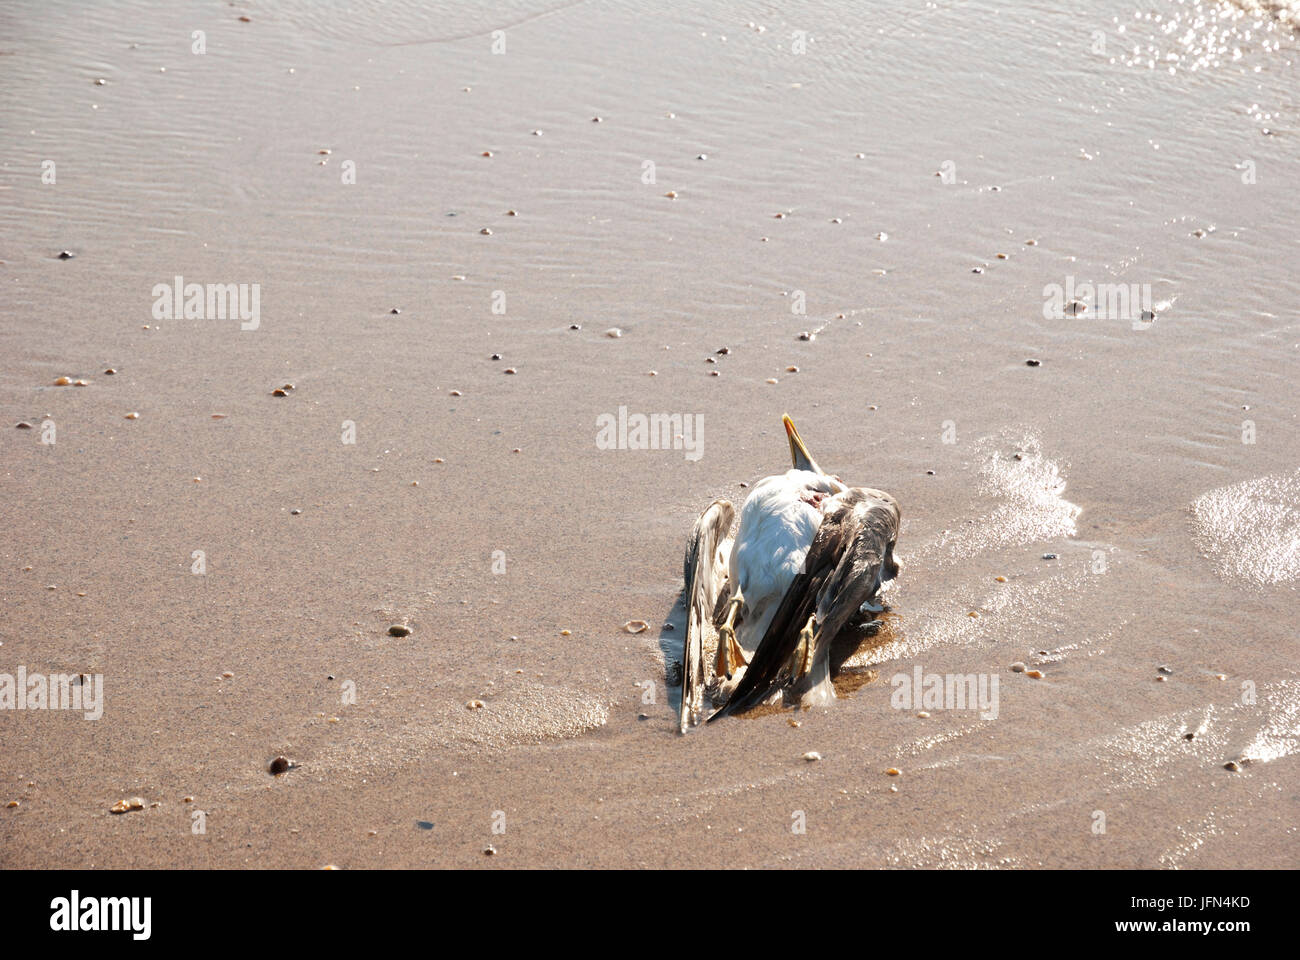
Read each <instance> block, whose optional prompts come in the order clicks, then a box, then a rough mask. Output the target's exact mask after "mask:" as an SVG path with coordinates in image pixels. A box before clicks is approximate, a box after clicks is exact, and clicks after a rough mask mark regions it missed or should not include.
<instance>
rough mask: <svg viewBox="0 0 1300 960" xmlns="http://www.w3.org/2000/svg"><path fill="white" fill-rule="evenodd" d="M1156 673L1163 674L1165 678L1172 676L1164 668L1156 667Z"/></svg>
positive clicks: (1166, 668) (1167, 669) (1170, 671)
mask: <svg viewBox="0 0 1300 960" xmlns="http://www.w3.org/2000/svg"><path fill="white" fill-rule="evenodd" d="M1156 673H1163V674H1165V676H1173V671H1172V670H1170V669H1169V668H1168V667H1164V666H1160V667H1156Z"/></svg>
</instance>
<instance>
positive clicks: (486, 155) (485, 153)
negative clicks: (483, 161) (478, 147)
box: [480, 150, 492, 157]
mask: <svg viewBox="0 0 1300 960" xmlns="http://www.w3.org/2000/svg"><path fill="white" fill-rule="evenodd" d="M480 156H484V157H490V156H492V151H491V150H484V151H483V153H482V154H480Z"/></svg>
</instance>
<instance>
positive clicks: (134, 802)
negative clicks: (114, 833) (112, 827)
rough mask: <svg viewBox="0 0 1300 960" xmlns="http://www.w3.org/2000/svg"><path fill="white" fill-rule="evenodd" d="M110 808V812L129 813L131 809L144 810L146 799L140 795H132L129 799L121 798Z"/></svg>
mask: <svg viewBox="0 0 1300 960" xmlns="http://www.w3.org/2000/svg"><path fill="white" fill-rule="evenodd" d="M108 809H109V812H110V813H128V812H129V811H131V810H143V809H144V801H143V800H141V799H140V798H139V797H132V798H131V799H129V800H119V801H117V803H115V804H113V805H112V806H111V807H109V808H108Z"/></svg>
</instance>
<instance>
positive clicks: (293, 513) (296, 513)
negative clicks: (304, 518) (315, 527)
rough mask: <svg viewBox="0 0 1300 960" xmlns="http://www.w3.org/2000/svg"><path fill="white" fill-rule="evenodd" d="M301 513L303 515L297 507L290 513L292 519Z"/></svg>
mask: <svg viewBox="0 0 1300 960" xmlns="http://www.w3.org/2000/svg"><path fill="white" fill-rule="evenodd" d="M300 513H302V511H301V510H299V509H298V508H297V507H294V508H293V509H292V510H290V511H289V515H290V516H292V517H296V516H298V514H300Z"/></svg>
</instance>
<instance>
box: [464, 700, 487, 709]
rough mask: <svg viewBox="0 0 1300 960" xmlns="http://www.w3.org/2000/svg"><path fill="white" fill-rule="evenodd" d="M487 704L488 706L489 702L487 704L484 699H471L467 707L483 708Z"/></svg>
mask: <svg viewBox="0 0 1300 960" xmlns="http://www.w3.org/2000/svg"><path fill="white" fill-rule="evenodd" d="M485 706H487V704H485V703H484V702H483V701H482V700H471V701H469V702H468V703H467V704H465V709H466V710H482V709H483V708H484V707H485Z"/></svg>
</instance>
